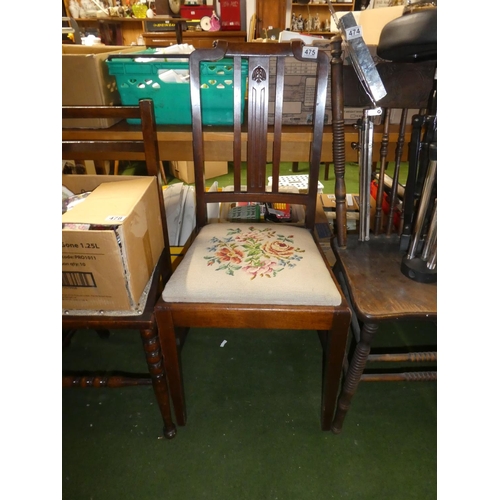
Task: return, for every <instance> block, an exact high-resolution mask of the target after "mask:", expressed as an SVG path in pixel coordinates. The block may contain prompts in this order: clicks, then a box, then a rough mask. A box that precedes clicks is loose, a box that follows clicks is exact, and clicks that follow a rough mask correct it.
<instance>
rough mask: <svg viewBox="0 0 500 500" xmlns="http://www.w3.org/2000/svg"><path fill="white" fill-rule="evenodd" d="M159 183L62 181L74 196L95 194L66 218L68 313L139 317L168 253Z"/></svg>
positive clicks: (64, 299)
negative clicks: (159, 264)
mask: <svg viewBox="0 0 500 500" xmlns="http://www.w3.org/2000/svg"><path fill="white" fill-rule="evenodd" d="M156 182H157V180H156V178H155V177H139V176H104V175H95V176H94V175H63V177H62V183H63V186H66V187H67V188H68V189H70V190H71V191H72V192H73V193H82V192H87V191H92V192H91V194H89V195H88V197H87V198H86V199H85V200H84V201H83V202H81V203H79V204H78V205H76V206H75V207H74V208H72V209H71V210H69V211H68V212H66V213H65V214H63V216H62V223H63V225H66V226H65V227H64V226H63V230H62V308H63V311H66V310H69V311H70V312H71V313H74V312H75V311H85V312H86V313H88V312H89V311H90V312H96V313H97V312H99V311H107V312H116V313H118V314H120V313H121V314H125V313H127V314H139V313H140V310H141V307H142V306H143V303H144V295H143V292H144V290H145V288H146V286H147V285H148V282H149V281H150V277H151V275H152V273H153V270H154V268H155V266H156V264H157V262H158V259H159V257H160V255H161V252H162V250H163V248H164V238H163V230H162V225H161V216H160V206H159V203H158V188H157V184H156ZM76 225H78V226H76ZM81 225H84V226H81ZM85 225H87V226H85ZM88 225H90V228H88V229H85V227H88Z"/></svg>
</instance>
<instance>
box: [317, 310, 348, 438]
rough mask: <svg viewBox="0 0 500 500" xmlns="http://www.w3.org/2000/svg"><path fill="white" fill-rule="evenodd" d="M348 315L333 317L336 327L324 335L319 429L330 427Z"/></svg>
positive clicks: (337, 390) (324, 429)
mask: <svg viewBox="0 0 500 500" xmlns="http://www.w3.org/2000/svg"><path fill="white" fill-rule="evenodd" d="M349 319H350V318H349V315H347V314H346V315H343V316H342V317H337V318H335V320H334V322H335V324H336V327H335V328H333V329H332V330H330V331H329V332H326V333H327V336H326V346H325V348H324V349H323V384H322V387H323V393H322V398H321V399H322V400H321V429H322V430H323V431H329V430H330V429H331V427H332V419H333V412H334V410H335V403H336V401H337V395H338V392H339V386H340V380H341V379H342V365H343V362H344V353H345V349H346V345H347V338H348V335H349Z"/></svg>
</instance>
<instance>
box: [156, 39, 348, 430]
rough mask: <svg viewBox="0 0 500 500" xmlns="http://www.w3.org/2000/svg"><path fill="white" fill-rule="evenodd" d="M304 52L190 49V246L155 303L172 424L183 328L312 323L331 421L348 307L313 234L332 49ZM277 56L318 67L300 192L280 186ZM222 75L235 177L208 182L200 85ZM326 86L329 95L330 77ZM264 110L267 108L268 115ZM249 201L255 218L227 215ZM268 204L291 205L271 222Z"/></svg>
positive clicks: (178, 401)
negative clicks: (211, 185) (221, 185)
mask: <svg viewBox="0 0 500 500" xmlns="http://www.w3.org/2000/svg"><path fill="white" fill-rule="evenodd" d="M335 47H336V48H335V50H336V56H335V60H334V63H333V66H334V67H338V66H339V65H341V64H342V62H341V58H340V37H338V38H336V42H335ZM309 53H310V52H309ZM307 55H308V48H307V47H303V45H302V42H300V41H293V42H292V43H281V44H263V43H261V44H258V43H252V44H248V43H247V44H239V43H234V44H232V43H227V42H222V41H219V42H218V43H217V44H216V46H215V47H214V48H211V49H198V50H196V51H195V52H193V53H192V54H191V56H190V62H189V70H190V78H191V106H192V119H193V125H192V126H193V158H194V170H195V189H196V228H195V234H194V238H193V241H192V243H191V245H190V247H189V250H188V251H187V253H186V255H185V257H184V259H183V260H182V261H181V263H180V264H179V266H178V267H177V268H176V270H175V271H174V273H173V275H172V277H171V278H170V280H169V282H168V283H167V285H166V286H165V288H164V290H163V293H162V298H161V299H160V300H159V301H158V303H157V305H156V307H155V311H156V320H157V324H158V331H159V336H160V341H161V344H162V349H163V355H164V357H165V364H166V369H167V376H168V381H169V388H170V391H171V397H172V402H173V407H174V411H175V416H176V421H177V424H178V425H181V426H183V425H185V424H186V418H187V412H186V397H185V394H184V385H183V375H182V370H181V360H180V358H181V350H182V346H183V343H184V340H185V339H186V333H187V332H188V331H189V328H190V327H208V328H228V327H230V328H241V329H247V328H250V329H280V330H289V331H291V330H312V331H314V330H316V331H317V332H318V333H319V338H320V341H321V343H322V346H323V353H324V354H323V378H322V388H321V391H322V398H321V399H322V402H321V418H320V420H321V429H323V430H330V428H331V421H332V417H333V412H334V409H335V404H336V399H337V394H338V388H339V383H340V377H341V370H342V360H343V357H344V350H345V347H346V342H347V336H348V329H349V322H350V311H349V307H348V304H347V302H346V301H345V298H344V297H343V295H342V293H341V291H340V287H339V285H338V283H337V281H336V279H335V277H334V276H333V274H332V271H331V267H330V265H329V263H328V261H327V260H326V258H325V256H324V254H323V251H322V249H321V247H320V245H319V241H318V238H317V235H316V234H315V212H316V201H317V191H318V189H317V186H318V176H319V164H320V156H321V146H322V137H323V127H324V115H325V101H326V92H327V77H328V72H329V69H330V57H329V53H327V52H325V51H322V50H319V51H317V52H316V57H315V58H307V57H306V56H307ZM222 59H224V61H225V64H226V66H225V69H226V70H227V71H226V74H222V75H218V74H216V72H214V73H213V74H212V75H209V76H208V80H205V81H202V78H203V76H204V73H205V72H206V71H208V72H210V70H211V68H212V67H215V66H216V64H213V63H210V62H209V63H203V61H221V60H222ZM286 59H290V60H292V61H303V62H307V63H313V64H314V65H315V67H316V79H315V87H314V92H315V101H314V102H315V103H316V104H315V107H314V116H313V120H312V121H313V123H312V125H311V127H310V129H309V131H308V132H307V133H306V137H307V138H308V140H309V142H308V143H307V150H308V151H309V158H310V160H309V169H308V184H307V185H306V186H305V187H304V189H303V190H302V189H300V190H299V189H297V188H295V189H293V188H291V189H283V188H281V189H280V177H279V166H280V160H281V158H280V153H281V146H282V144H281V132H282V114H283V95H284V79H285V76H284V75H285V60H286ZM224 61H222V62H224ZM200 63H201V64H202V65H203V66H202V68H201V70H200ZM204 64H205V65H204ZM247 65H248V66H247ZM242 68H245V70H244V71H242ZM246 68H247V71H248V87H247V95H248V100H247V109H246V113H245V119H244V120H243V119H242V118H243V113H242V86H243V85H245V83H246V78H245V71H246ZM333 71H335V70H333ZM221 73H224V71H221ZM242 74H243V76H242ZM205 78H206V77H205ZM333 81H334V82H337V79H334V80H333ZM225 85H229V87H230V88H231V87H234V92H230V93H229V99H231V98H234V99H233V105H234V107H233V113H234V115H233V116H234V120H233V125H231V126H228V127H227V128H224V130H225V132H223V131H222V129H221V133H227V134H230V137H231V138H232V144H233V159H234V179H233V186H232V187H229V188H225V189H223V190H221V191H215V190H214V191H211V192H207V190H205V179H204V171H203V169H204V158H205V157H204V153H205V148H209V147H210V144H207V143H205V142H204V135H203V131H204V125H203V124H202V117H203V114H204V109H203V108H204V102H205V101H204V97H205V95H204V92H205V91H206V90H207V88H210V86H213V88H215V87H218V86H225ZM333 87H334V89H333V92H334V97H337V96H338V93H337V86H336V85H334V86H333ZM214 91H215V90H214ZM243 95H244V93H243ZM270 95H274V96H275V98H274V105H270V104H269V99H270ZM271 109H274V118H273V119H272V120H271V123H272V124H271V125H269V111H270V110H271ZM339 110H340V108H339V109H337V112H339ZM242 121H243V124H242ZM298 147H299V145H298ZM243 162H246V169H245V168H243V166H242V165H243ZM267 165H269V169H270V170H269V171H266V166H267ZM245 174H246V176H245ZM268 177H269V178H270V179H268ZM247 202H251V203H255V204H257V205H259V207H262V210H261V209H260V208H259V210H261V213H262V212H263V213H264V216H263V217H258V216H255V215H252V217H254V218H253V219H248V220H238V219H237V218H236V219H235V218H234V217H237V214H236V215H234V216H233V215H232V212H231V210H232V209H233V208H236V211H238V209H240V208H241V209H242V210H248V211H249V212H250V213H252V210H254V209H255V206H253V207H252V206H242V207H238V206H236V205H237V204H245V203H247ZM275 203H281V204H284V206H285V207H286V206H287V205H289V206H291V209H292V212H291V213H292V221H291V222H280V219H279V217H278V215H283V214H282V213H280V214H276V213H274V212H273V210H274V209H273V207H274V205H273V204H275ZM214 207H215V210H214ZM228 213H229V215H228ZM248 369H251V366H249V367H248ZM318 382H319V381H318ZM269 411H272V410H271V408H270V409H269Z"/></svg>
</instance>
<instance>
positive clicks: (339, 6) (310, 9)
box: [292, 0, 354, 35]
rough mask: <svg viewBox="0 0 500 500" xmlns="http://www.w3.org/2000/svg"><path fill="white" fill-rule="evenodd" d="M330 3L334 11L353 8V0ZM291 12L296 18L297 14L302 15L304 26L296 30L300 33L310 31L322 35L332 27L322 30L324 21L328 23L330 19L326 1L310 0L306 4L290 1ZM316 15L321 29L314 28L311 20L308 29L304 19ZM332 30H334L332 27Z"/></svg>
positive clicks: (344, 10) (312, 17)
mask: <svg viewBox="0 0 500 500" xmlns="http://www.w3.org/2000/svg"><path fill="white" fill-rule="evenodd" d="M332 5H333V8H334V9H335V11H336V12H346V11H347V12H350V11H352V10H354V0H352V1H351V2H332ZM293 14H295V16H296V17H297V18H298V17H299V16H302V19H303V20H304V28H303V29H302V30H300V29H299V30H297V31H300V32H302V33H310V34H318V35H323V34H325V33H329V32H332V27H330V31H325V30H324V27H325V22H326V21H328V23H330V20H331V15H330V10H329V8H328V4H327V3H326V2H325V3H317V2H312V1H311V2H309V3H307V4H301V3H295V2H292V15H293ZM316 15H318V18H319V22H320V27H321V29H320V30H317V29H315V27H314V24H313V22H311V24H312V25H311V27H310V29H308V28H307V26H306V23H305V21H306V20H307V19H309V18H310V19H311V21H312V20H313V19H314V17H315V16H316ZM333 31H336V30H335V29H334V30H333Z"/></svg>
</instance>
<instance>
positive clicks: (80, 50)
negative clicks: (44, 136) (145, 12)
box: [61, 44, 144, 128]
mask: <svg viewBox="0 0 500 500" xmlns="http://www.w3.org/2000/svg"><path fill="white" fill-rule="evenodd" d="M139 50H144V47H141V46H135V47H130V46H113V45H103V46H85V45H66V44H63V45H62V66H61V72H62V105H63V106H85V105H95V106H111V105H115V104H120V103H121V100H120V93H119V92H118V88H117V85H116V79H115V77H114V76H113V75H110V74H109V72H108V67H107V65H106V62H105V61H106V59H107V57H108V55H109V54H110V53H114V52H119V53H122V52H123V53H126V52H137V51H139ZM118 121H119V120H117V119H106V118H96V119H88V120H87V119H85V120H80V119H65V120H62V126H63V128H108V127H111V126H112V125H114V124H115V123H117V122H118Z"/></svg>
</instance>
